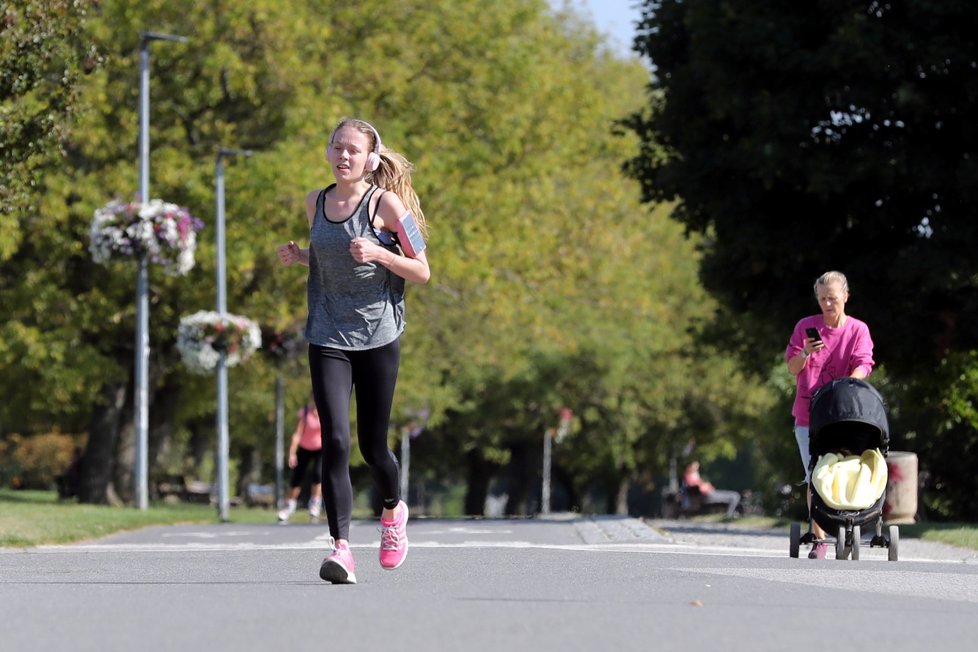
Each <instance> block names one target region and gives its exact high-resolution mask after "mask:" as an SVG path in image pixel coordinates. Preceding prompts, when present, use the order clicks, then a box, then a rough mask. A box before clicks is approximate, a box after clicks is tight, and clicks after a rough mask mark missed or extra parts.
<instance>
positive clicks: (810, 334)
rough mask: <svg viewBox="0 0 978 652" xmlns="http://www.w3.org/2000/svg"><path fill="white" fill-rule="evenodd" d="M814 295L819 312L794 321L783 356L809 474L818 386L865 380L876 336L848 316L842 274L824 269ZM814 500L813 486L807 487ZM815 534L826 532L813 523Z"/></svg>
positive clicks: (821, 548)
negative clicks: (811, 420) (812, 417)
mask: <svg viewBox="0 0 978 652" xmlns="http://www.w3.org/2000/svg"><path fill="white" fill-rule="evenodd" d="M815 298H816V300H817V301H818V305H819V307H820V308H821V310H822V314H820V315H812V316H811V317H805V318H804V319H801V320H800V321H799V322H798V323H797V324H795V329H794V331H793V332H792V333H791V339H790V340H788V347H787V349H785V352H784V359H785V362H786V363H787V365H788V371H789V372H791V374H792V375H793V376H794V377H795V403H794V406H793V407H792V409H791V413H792V414H793V415H794V417H795V439H796V440H797V442H798V450H799V452H800V453H801V461H802V464H803V465H804V468H805V478H806V479H807V478H808V465H809V454H808V416H809V414H808V413H809V407H810V405H811V401H812V396H813V395H814V394H815V392H816V391H817V390H818V388H819V387H821V386H822V385H825V384H826V383H829V382H831V381H833V380H835V379H836V378H844V377H846V376H849V377H852V378H866V377H867V376H869V374H870V372H871V371H872V370H873V364H874V362H873V339H872V337H870V335H869V327H868V326H867V325H866V324H865V323H864V322H861V321H859V320H858V319H856V318H855V317H850V316H849V315H847V314H846V310H845V308H846V302H847V301H849V283H848V281H847V280H846V277H845V274H843V273H842V272H834V271H833V272H825V273H824V274H822V275H821V276H819V277H818V279H817V280H816V281H815ZM808 501H809V504H811V487H809V490H808ZM812 527H813V530H814V532H815V535H816V536H817V537H818V538H819V539H824V538H825V532H823V531H822V529H821V528H820V527H818V525H817V524H815V523H813V524H812ZM827 547H828V544H825V543H816V544H815V545H813V546H812V550H811V552H809V553H808V557H809V558H810V559H823V558H824V557H825V552H826V549H827Z"/></svg>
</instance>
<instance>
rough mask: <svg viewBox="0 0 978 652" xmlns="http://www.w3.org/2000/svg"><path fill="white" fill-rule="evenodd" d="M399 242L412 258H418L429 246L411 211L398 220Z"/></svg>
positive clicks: (406, 253)
mask: <svg viewBox="0 0 978 652" xmlns="http://www.w3.org/2000/svg"><path fill="white" fill-rule="evenodd" d="M397 242H398V244H399V245H401V249H402V250H404V253H405V255H407V256H409V257H411V258H416V257H417V255H418V254H420V253H421V252H422V251H424V248H425V247H426V246H427V245H425V242H424V238H423V237H422V236H421V229H419V228H418V223H417V222H416V221H415V219H414V215H412V214H411V211H408V212H407V213H405V214H404V215H401V217H400V218H398V220H397Z"/></svg>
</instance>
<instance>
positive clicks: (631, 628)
mask: <svg viewBox="0 0 978 652" xmlns="http://www.w3.org/2000/svg"><path fill="white" fill-rule="evenodd" d="M408 533H409V537H410V542H411V547H410V553H409V555H408V559H407V561H406V562H405V564H404V566H402V567H401V568H400V569H398V570H396V571H393V572H389V571H384V570H382V569H381V568H380V566H379V565H378V563H377V542H378V537H379V532H378V529H377V526H376V524H375V523H372V522H355V523H354V527H353V530H352V532H351V540H352V542H353V551H354V554H355V555H356V559H357V569H356V573H357V578H358V580H359V584H357V585H355V586H332V585H329V584H326V583H324V582H322V581H320V580H319V577H318V569H319V562H320V560H321V559H322V557H323V555H324V551H325V543H324V538H325V534H326V532H325V526H323V525H312V524H306V523H294V524H290V525H288V526H277V525H274V524H269V525H267V526H266V525H240V524H224V525H195V526H179V527H165V528H149V529H146V530H141V531H139V532H133V533H126V534H121V535H116V536H112V537H108V538H105V539H101V540H98V541H95V542H89V543H84V544H78V545H70V546H50V547H39V548H33V549H27V550H11V549H3V550H0V651H2V652H7V651H8V650H10V651H13V650H52V651H54V650H57V651H59V652H63V651H65V650H71V651H87V650H93V651H95V650H98V651H112V650H128V649H138V650H141V651H144V652H156V651H170V650H173V651H177V650H179V651H181V652H186V651H193V650H207V651H208V652H212V651H214V650H218V651H222V650H234V651H236V652H241V651H250V650H262V651H268V650H273V649H276V650H304V649H314V650H326V651H332V650H353V651H359V650H363V651H367V650H370V651H373V650H377V651H379V650H385V651H386V650H390V651H392V652H398V651H401V650H424V651H432V652H440V651H442V650H464V651H465V652H468V651H470V650H474V651H482V650H485V651H490V650H491V651H493V652H510V651H520V650H534V651H549V650H560V651H561V652H566V651H571V650H599V651H604V650H643V651H644V650H656V651H660V650H684V651H686V652H693V651H697V650H711V651H713V650H751V651H755V650H778V651H784V650H790V649H792V648H796V647H809V646H815V647H818V648H828V647H830V648H840V647H843V648H845V649H861V648H866V647H867V646H873V648H874V649H875V647H876V646H879V648H880V649H882V650H935V651H936V650H940V651H941V652H945V651H948V650H972V649H974V646H975V640H976V639H978V557H976V555H975V553H974V552H972V551H966V550H962V549H958V548H952V547H950V546H940V545H938V544H929V543H924V542H915V541H913V540H911V539H907V538H904V539H903V540H902V541H901V543H900V546H901V547H900V551H901V559H900V561H897V562H889V561H887V560H886V552H885V550H880V549H872V550H870V549H866V548H863V551H862V558H861V560H860V561H851V560H849V561H839V560H834V559H826V560H821V561H814V560H808V559H804V558H802V559H791V558H789V556H788V534H787V532H786V531H769V530H750V529H744V528H737V527H735V526H712V525H698V524H693V523H690V522H687V521H673V522H665V521H656V522H652V523H648V524H647V523H643V522H641V521H638V520H636V519H629V518H614V517H608V518H594V519H592V518H571V517H560V516H558V517H554V518H553V519H550V520H546V521H544V520H536V519H533V520H469V521H450V520H425V519H415V520H412V522H411V523H410V524H409V526H408ZM830 554H831V553H830Z"/></svg>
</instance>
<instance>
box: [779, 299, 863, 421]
mask: <svg viewBox="0 0 978 652" xmlns="http://www.w3.org/2000/svg"><path fill="white" fill-rule="evenodd" d="M806 328H817V329H818V332H819V335H821V336H822V341H823V342H824V343H825V348H824V349H822V350H821V351H816V352H815V353H812V355H811V356H810V357H809V358H808V364H806V365H805V367H804V368H803V369H802V370H801V373H800V374H798V376H797V377H796V378H795V403H794V405H793V406H792V408H791V414H793V415H794V417H795V423H796V424H797V425H799V426H807V425H808V411H809V405H810V404H811V400H812V395H813V394H814V393H815V392H816V391H817V390H818V388H819V387H821V386H822V385H825V384H826V383H829V382H831V381H833V380H835V379H836V378H844V377H846V376H849V375H851V374H852V373H853V372H854V371H856V370H857V369H862V370H863V371H865V372H866V376H869V373H870V372H871V371H872V370H873V365H874V364H875V363H874V362H873V338H872V337H870V335H869V327H868V326H867V325H866V324H865V323H864V322H861V321H859V320H858V319H856V318H855V317H848V316H847V317H846V323H844V324H843V325H842V327H841V328H830V327H828V326H826V325H825V320H823V319H822V315H812V316H811V317H805V318H804V319H802V320H801V321H799V322H798V323H797V324H795V330H794V331H793V332H792V333H791V339H790V340H788V348H787V349H785V351H784V359H785V361H786V362H787V361H788V360H790V359H791V358H793V357H795V356H796V355H798V354H799V353H801V350H802V347H803V346H804V345H805V329H806Z"/></svg>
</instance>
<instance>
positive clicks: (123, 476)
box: [112, 401, 136, 503]
mask: <svg viewBox="0 0 978 652" xmlns="http://www.w3.org/2000/svg"><path fill="white" fill-rule="evenodd" d="M133 411H134V407H133V405H132V402H131V401H130V402H127V404H126V405H125V406H123V410H122V419H121V421H120V423H119V431H118V437H117V438H116V442H115V468H114V469H113V471H112V488H113V489H114V490H115V493H116V495H118V496H119V499H120V500H122V502H124V503H132V502H133V501H134V500H135V498H136V487H135V483H136V473H135V469H136V424H135V423H133V419H134V418H135V415H134V414H133Z"/></svg>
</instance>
